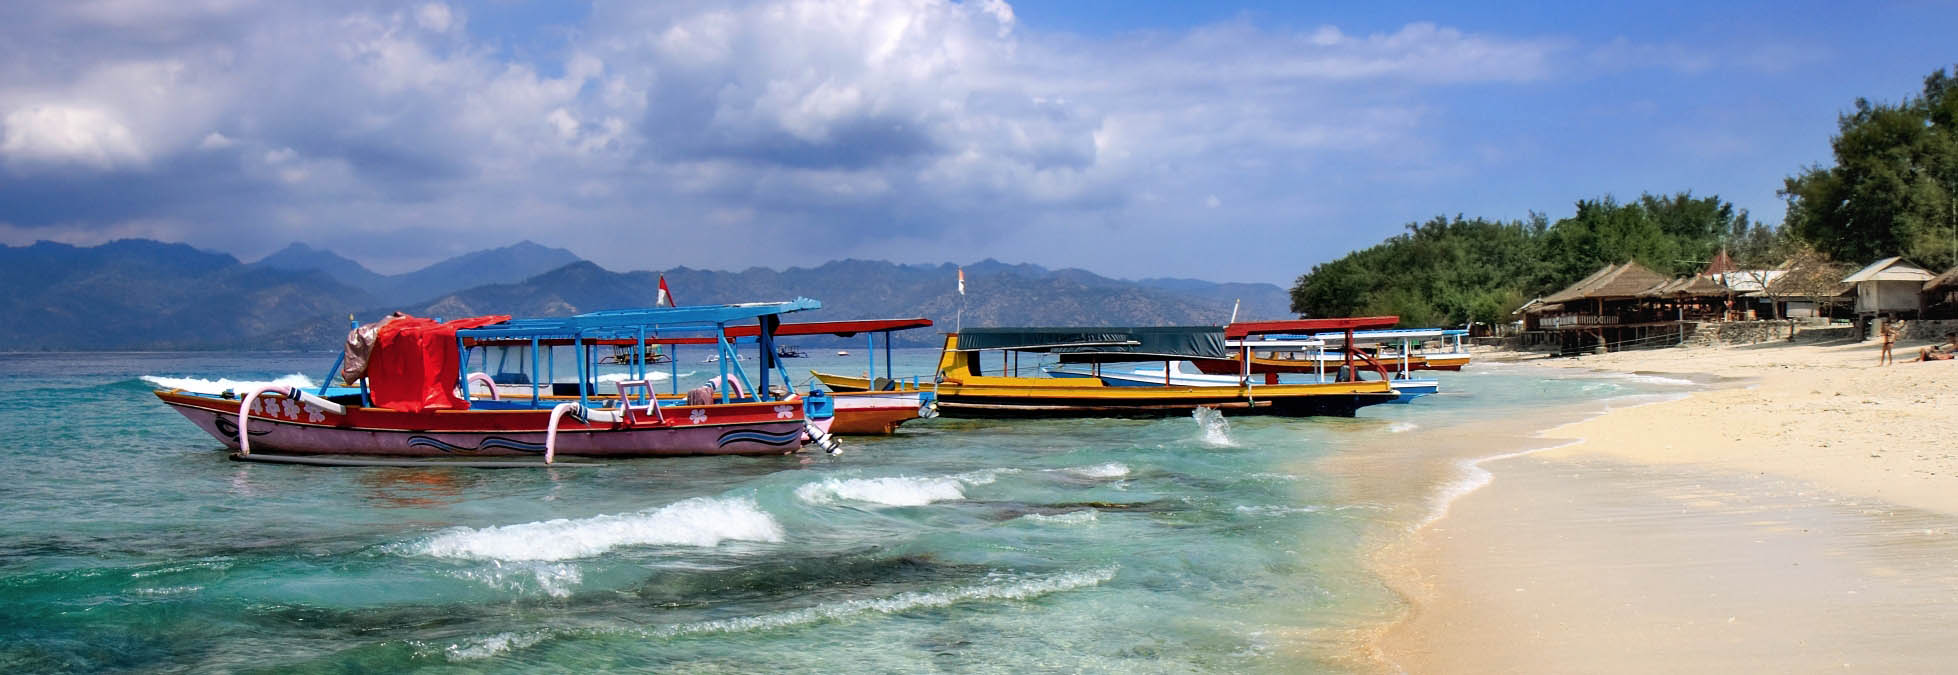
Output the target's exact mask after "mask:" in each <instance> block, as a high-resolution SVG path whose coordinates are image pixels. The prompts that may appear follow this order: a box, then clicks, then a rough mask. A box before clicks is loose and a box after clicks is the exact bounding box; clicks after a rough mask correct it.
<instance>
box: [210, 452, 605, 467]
mask: <svg viewBox="0 0 1958 675" xmlns="http://www.w3.org/2000/svg"><path fill="white" fill-rule="evenodd" d="M231 461H234V462H260V463H264V464H299V465H304V466H352V467H398V468H425V467H438V466H439V467H450V468H458V469H555V468H558V467H561V466H578V467H591V466H605V465H604V464H593V463H589V462H561V463H551V462H544V463H541V464H540V463H537V462H525V461H481V462H475V461H458V460H447V459H423V460H415V459H352V458H346V457H295V456H292V455H264V454H259V455H251V454H246V453H242V452H234V453H231Z"/></svg>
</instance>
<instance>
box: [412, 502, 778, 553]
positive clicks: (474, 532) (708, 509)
mask: <svg viewBox="0 0 1958 675" xmlns="http://www.w3.org/2000/svg"><path fill="white" fill-rule="evenodd" d="M727 540H738V541H771V542H772V541H781V540H782V526H781V524H780V523H777V522H776V521H775V518H774V517H772V516H770V515H768V513H767V512H765V511H762V510H761V507H760V506H759V505H757V504H756V503H755V500H753V499H751V498H745V497H744V498H720V497H696V498H693V499H687V500H683V501H679V502H674V503H672V504H668V505H666V506H664V507H661V508H659V509H657V510H653V511H642V512H639V513H628V514H620V515H602V516H592V517H590V518H578V519H564V518H560V519H557V520H546V521H541V522H535V523H519V524H516V525H501V526H496V527H483V528H468V527H464V528H457V529H453V530H449V531H446V532H442V533H440V534H436V535H434V536H432V537H429V538H428V539H427V540H426V541H423V542H421V543H419V544H416V545H414V546H412V547H410V548H409V551H410V552H411V553H414V554H417V555H426V556H432V557H437V558H463V559H471V560H505V561H519V560H568V559H572V558H587V557H591V556H595V555H598V554H601V553H604V552H606V551H610V550H612V549H615V548H619V547H621V546H700V547H708V546H716V545H719V544H720V543H721V542H723V541H727Z"/></svg>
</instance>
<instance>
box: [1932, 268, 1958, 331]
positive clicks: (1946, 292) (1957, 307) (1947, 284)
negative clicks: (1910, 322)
mask: <svg viewBox="0 0 1958 675" xmlns="http://www.w3.org/2000/svg"><path fill="white" fill-rule="evenodd" d="M1924 314H1925V316H1927V317H1929V318H1934V319H1958V267H1952V268H1951V269H1948V270H1945V271H1944V274H1940V275H1938V276H1937V277H1936V278H1933V279H1931V280H1930V281H1926V282H1924Z"/></svg>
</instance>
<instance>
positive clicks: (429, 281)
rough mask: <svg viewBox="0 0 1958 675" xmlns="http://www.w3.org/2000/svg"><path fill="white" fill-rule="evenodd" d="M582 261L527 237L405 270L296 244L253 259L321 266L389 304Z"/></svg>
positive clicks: (293, 266) (303, 266)
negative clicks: (382, 270) (376, 267)
mask: <svg viewBox="0 0 1958 675" xmlns="http://www.w3.org/2000/svg"><path fill="white" fill-rule="evenodd" d="M580 260H582V259H581V258H579V257H578V255H577V254H575V253H572V252H570V251H567V250H564V249H561V248H550V247H547V246H541V245H538V244H536V243H533V242H529V241H522V242H517V243H516V244H512V245H510V246H505V247H503V248H494V249H489V250H487V251H477V252H474V253H467V254H464V255H460V256H456V257H454V258H450V259H448V260H444V261H442V262H438V263H435V264H433V265H429V266H427V267H424V268H421V269H419V270H415V271H413V272H407V273H404V274H394V275H382V274H378V273H375V272H373V271H371V270H369V269H367V268H366V267H364V266H362V265H361V264H360V263H357V262H354V261H352V260H348V259H346V258H345V257H342V256H340V255H339V254H336V253H334V252H332V251H325V250H320V249H316V248H313V247H310V246H307V245H305V244H293V245H291V246H287V247H285V248H283V249H280V250H279V252H277V253H273V254H272V255H269V256H266V257H265V258H264V259H262V260H260V261H258V262H256V263H253V264H254V265H258V266H262V267H271V268H276V269H289V270H307V269H311V270H319V271H321V272H324V273H325V274H326V275H328V276H330V277H333V278H334V279H335V280H338V281H339V282H340V283H343V284H346V285H348V286H353V287H355V288H359V289H362V290H365V291H367V292H368V294H370V295H372V296H373V297H375V298H378V299H379V300H380V301H381V302H382V303H383V304H409V303H415V302H421V301H426V300H428V299H430V298H435V297H437V296H441V295H444V294H448V293H454V292H456V291H460V290H463V289H465V288H470V287H473V286H479V285H482V284H486V283H500V282H515V281H522V280H524V279H528V278H530V277H532V276H536V275H538V274H541V273H544V272H548V271H550V270H554V269H557V268H559V267H563V266H565V265H569V264H571V263H574V262H578V261H580Z"/></svg>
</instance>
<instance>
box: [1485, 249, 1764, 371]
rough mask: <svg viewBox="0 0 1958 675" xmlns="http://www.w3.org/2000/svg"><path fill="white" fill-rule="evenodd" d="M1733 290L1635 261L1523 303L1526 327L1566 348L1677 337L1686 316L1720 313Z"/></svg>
mask: <svg viewBox="0 0 1958 675" xmlns="http://www.w3.org/2000/svg"><path fill="white" fill-rule="evenodd" d="M1729 294H1730V290H1729V289H1728V288H1727V287H1726V286H1725V285H1723V284H1721V283H1720V282H1718V281H1715V280H1714V279H1713V278H1711V277H1707V276H1703V275H1695V276H1690V277H1681V278H1678V279H1669V278H1667V277H1665V276H1664V275H1661V274H1659V273H1658V272H1654V271H1652V270H1651V269H1648V268H1646V267H1645V266H1643V265H1640V264H1638V263H1636V262H1627V263H1624V264H1621V265H1606V266H1604V267H1603V268H1601V269H1599V270H1598V271H1596V272H1593V273H1591V275H1590V276H1588V277H1585V278H1583V279H1581V280H1579V281H1578V282H1577V283H1574V284H1571V285H1570V286H1569V287H1566V288H1564V289H1563V290H1561V291H1557V292H1556V293H1552V294H1550V295H1547V296H1544V297H1543V298H1542V299H1540V300H1537V301H1532V303H1533V304H1532V305H1526V306H1524V307H1523V308H1519V309H1518V311H1519V312H1524V313H1525V323H1524V325H1525V328H1526V329H1527V330H1531V331H1537V332H1538V334H1539V339H1540V340H1548V341H1554V342H1556V343H1557V344H1558V346H1559V348H1560V350H1561V351H1563V352H1564V353H1576V352H1581V351H1588V350H1591V349H1607V348H1611V347H1612V346H1613V345H1619V346H1628V345H1638V344H1641V343H1644V342H1647V341H1650V340H1654V339H1659V340H1676V339H1677V337H1678V335H1679V331H1680V330H1681V328H1680V325H1681V323H1682V322H1684V321H1698V320H1702V319H1706V318H1710V317H1717V316H1719V315H1720V314H1722V313H1723V312H1725V311H1726V309H1727V304H1728V298H1729Z"/></svg>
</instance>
